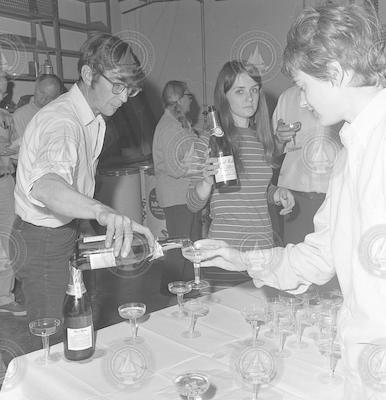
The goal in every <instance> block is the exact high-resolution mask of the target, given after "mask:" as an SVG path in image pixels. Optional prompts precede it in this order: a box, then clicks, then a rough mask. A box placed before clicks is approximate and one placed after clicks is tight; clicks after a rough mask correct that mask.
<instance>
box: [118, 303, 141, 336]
mask: <svg viewBox="0 0 386 400" xmlns="http://www.w3.org/2000/svg"><path fill="white" fill-rule="evenodd" d="M145 312H146V305H145V304H143V303H125V304H122V305H121V306H119V307H118V313H119V315H120V317H121V318H124V319H128V320H129V321H130V326H131V338H129V339H127V341H128V342H129V343H132V344H135V343H142V342H143V338H141V337H138V336H137V331H138V324H137V319H138V318H141V317H142V316H143V315H145Z"/></svg>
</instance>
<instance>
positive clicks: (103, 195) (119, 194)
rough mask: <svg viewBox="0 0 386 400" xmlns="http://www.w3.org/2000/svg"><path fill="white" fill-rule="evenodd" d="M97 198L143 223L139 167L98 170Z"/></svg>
mask: <svg viewBox="0 0 386 400" xmlns="http://www.w3.org/2000/svg"><path fill="white" fill-rule="evenodd" d="M94 197H95V199H96V200H98V201H100V202H101V203H103V204H106V205H108V206H110V207H112V208H114V209H115V210H117V211H119V212H120V213H122V214H123V215H127V216H128V217H130V218H131V219H132V220H134V221H136V222H138V223H142V209H141V179H140V175H139V168H138V167H119V168H105V169H100V170H98V173H97V176H96V182H95V196H94Z"/></svg>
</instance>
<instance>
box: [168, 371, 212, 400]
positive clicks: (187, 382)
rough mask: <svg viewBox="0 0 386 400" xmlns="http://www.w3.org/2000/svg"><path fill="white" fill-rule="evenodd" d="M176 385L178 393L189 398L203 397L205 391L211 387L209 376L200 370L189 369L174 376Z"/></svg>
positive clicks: (195, 399) (193, 399) (188, 399)
mask: <svg viewBox="0 0 386 400" xmlns="http://www.w3.org/2000/svg"><path fill="white" fill-rule="evenodd" d="M174 385H175V387H176V389H177V392H178V394H180V395H182V396H185V397H186V398H187V400H198V399H201V397H199V396H201V395H202V394H203V393H205V392H206V391H207V390H208V389H209V386H210V385H209V379H208V377H207V376H206V375H205V374H203V373H201V372H198V371H188V372H185V373H183V374H181V375H178V376H176V377H175V378H174Z"/></svg>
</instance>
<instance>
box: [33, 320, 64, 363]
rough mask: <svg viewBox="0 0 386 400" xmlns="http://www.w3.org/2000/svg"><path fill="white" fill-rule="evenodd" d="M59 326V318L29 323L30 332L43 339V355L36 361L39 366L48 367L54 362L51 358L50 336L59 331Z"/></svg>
mask: <svg viewBox="0 0 386 400" xmlns="http://www.w3.org/2000/svg"><path fill="white" fill-rule="evenodd" d="M59 326H60V320H59V319H57V318H41V319H37V320H35V321H31V322H30V323H29V330H30V332H31V333H32V334H33V335H36V336H40V337H41V338H42V344H43V354H42V355H41V356H40V357H39V358H37V359H36V361H35V362H36V363H37V364H41V365H47V364H49V363H50V362H52V361H53V359H52V358H51V357H50V336H51V335H53V334H55V333H56V332H57V331H58V329H59Z"/></svg>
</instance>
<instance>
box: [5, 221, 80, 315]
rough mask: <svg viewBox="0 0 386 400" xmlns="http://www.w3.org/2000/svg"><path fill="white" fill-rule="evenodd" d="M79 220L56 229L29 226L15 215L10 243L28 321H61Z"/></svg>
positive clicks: (11, 256) (11, 255)
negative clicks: (57, 319) (38, 319)
mask: <svg viewBox="0 0 386 400" xmlns="http://www.w3.org/2000/svg"><path fill="white" fill-rule="evenodd" d="M77 231H78V221H77V220H73V221H72V222H70V223H69V224H67V225H64V226H62V227H59V228H46V227H42V226H36V225H32V224H30V223H28V222H25V221H23V220H22V219H21V218H20V217H19V216H16V219H15V222H14V224H13V230H12V233H11V240H10V242H9V245H10V246H9V252H10V258H11V260H12V261H13V265H12V266H13V269H14V271H15V275H16V277H17V278H18V279H20V281H21V283H22V289H23V292H24V296H25V305H26V309H27V313H28V319H29V320H30V321H33V320H34V319H37V318H44V317H54V318H59V319H61V318H62V306H63V299H64V295H65V291H66V287H67V283H68V279H69V269H68V265H69V260H70V257H71V255H72V254H73V251H74V247H75V240H76V238H77V234H78V232H77Z"/></svg>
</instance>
